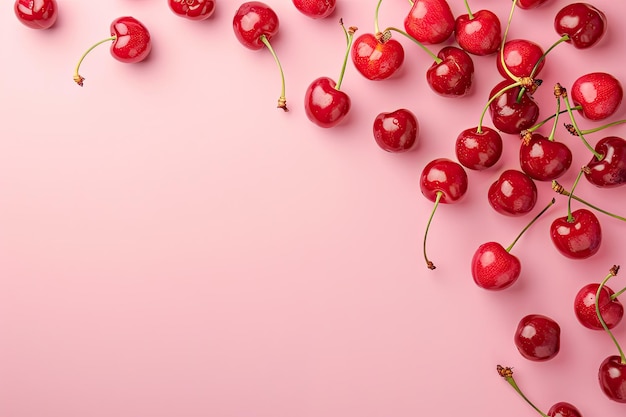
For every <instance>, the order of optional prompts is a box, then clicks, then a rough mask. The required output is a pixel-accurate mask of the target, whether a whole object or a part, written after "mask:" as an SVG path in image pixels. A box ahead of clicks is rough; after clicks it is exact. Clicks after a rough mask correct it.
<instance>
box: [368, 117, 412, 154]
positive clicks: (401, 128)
mask: <svg viewBox="0 0 626 417" xmlns="http://www.w3.org/2000/svg"><path fill="white" fill-rule="evenodd" d="M373 130H374V139H375V140H376V143H377V144H378V146H380V147H381V148H382V149H383V150H385V151H387V152H394V153H400V152H406V151H408V150H411V149H413V148H414V146H415V145H416V143H417V138H418V137H419V123H418V121H417V117H415V114H413V113H412V112H411V111H410V110H407V109H398V110H395V111H392V112H383V113H380V114H378V116H376V118H375V119H374V128H373Z"/></svg>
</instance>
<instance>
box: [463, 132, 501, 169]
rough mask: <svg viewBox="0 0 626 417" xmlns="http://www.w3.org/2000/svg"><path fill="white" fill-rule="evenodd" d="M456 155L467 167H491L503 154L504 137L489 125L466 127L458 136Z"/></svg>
mask: <svg viewBox="0 0 626 417" xmlns="http://www.w3.org/2000/svg"><path fill="white" fill-rule="evenodd" d="M454 149H455V152H456V157H457V159H458V161H459V163H460V164H461V165H463V166H464V167H466V168H469V169H474V170H477V171H482V170H484V169H487V168H490V167H492V166H494V165H495V164H496V162H498V161H499V160H500V157H501V156H502V137H501V136H500V134H499V133H498V132H497V131H496V130H494V129H491V128H489V127H486V126H477V127H475V128H470V129H465V130H464V131H462V132H461V133H460V134H459V136H457V138H456V143H455V146H454Z"/></svg>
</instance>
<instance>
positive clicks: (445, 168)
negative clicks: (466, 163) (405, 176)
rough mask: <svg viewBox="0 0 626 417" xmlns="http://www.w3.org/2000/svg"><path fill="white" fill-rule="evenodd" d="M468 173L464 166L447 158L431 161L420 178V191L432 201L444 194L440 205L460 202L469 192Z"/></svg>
mask: <svg viewBox="0 0 626 417" xmlns="http://www.w3.org/2000/svg"><path fill="white" fill-rule="evenodd" d="M467 183H468V178H467V173H466V172H465V169H463V166H461V164H459V163H458V162H454V161H452V160H450V159H447V158H436V159H433V160H432V161H430V162H429V163H428V164H426V166H425V167H424V169H423V170H422V174H421V176H420V190H421V192H422V194H423V195H424V197H426V198H427V199H429V200H430V201H435V200H436V199H437V194H438V193H439V192H441V193H442V196H441V199H440V200H439V202H440V203H444V204H448V203H453V202H456V201H458V200H460V199H461V198H462V197H463V196H464V195H465V193H466V192H467Z"/></svg>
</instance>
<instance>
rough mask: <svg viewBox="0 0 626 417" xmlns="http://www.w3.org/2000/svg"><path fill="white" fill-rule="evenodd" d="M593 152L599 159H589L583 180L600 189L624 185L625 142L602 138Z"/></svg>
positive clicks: (610, 137)
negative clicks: (585, 179)
mask: <svg viewBox="0 0 626 417" xmlns="http://www.w3.org/2000/svg"><path fill="white" fill-rule="evenodd" d="M595 151H596V153H597V154H598V155H601V158H600V159H598V158H597V157H595V156H593V157H592V158H591V161H589V163H587V168H588V169H586V170H585V178H587V180H588V181H589V182H590V183H592V184H593V185H595V186H597V187H601V188H614V187H620V186H622V185H624V184H626V140H624V139H622V138H620V137H617V136H608V137H605V138H602V139H600V140H599V141H598V143H596V146H595Z"/></svg>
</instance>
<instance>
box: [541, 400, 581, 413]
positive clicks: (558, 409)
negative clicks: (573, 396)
mask: <svg viewBox="0 0 626 417" xmlns="http://www.w3.org/2000/svg"><path fill="white" fill-rule="evenodd" d="M548 417H582V414H581V413H580V411H579V410H578V408H576V407H574V406H573V405H572V404H570V403H568V402H565V401H560V402H558V403H555V404H554V405H553V406H552V407H550V409H549V410H548Z"/></svg>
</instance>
